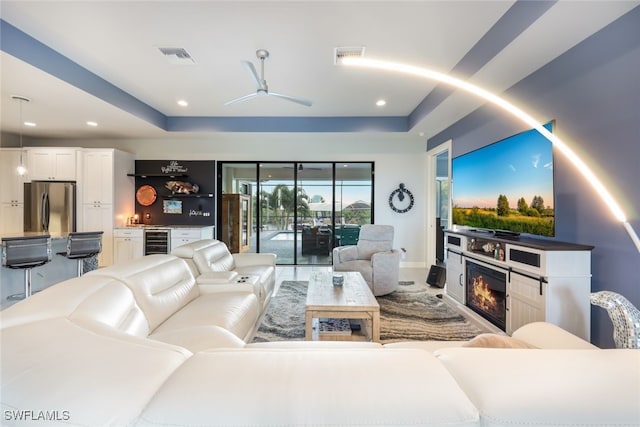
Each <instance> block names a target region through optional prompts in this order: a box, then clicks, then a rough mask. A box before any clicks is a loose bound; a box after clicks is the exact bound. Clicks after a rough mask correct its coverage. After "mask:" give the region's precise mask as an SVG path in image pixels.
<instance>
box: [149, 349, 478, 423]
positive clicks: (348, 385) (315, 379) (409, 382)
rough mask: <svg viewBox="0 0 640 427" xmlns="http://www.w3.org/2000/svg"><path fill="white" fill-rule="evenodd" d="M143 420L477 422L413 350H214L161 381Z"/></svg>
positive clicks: (437, 369)
mask: <svg viewBox="0 0 640 427" xmlns="http://www.w3.org/2000/svg"><path fill="white" fill-rule="evenodd" d="M140 423H141V424H158V425H191V426H196V425H207V426H257V425H262V426H305V425H306V426H366V425H371V426H372V425H375V426H400V425H407V426H408V425H416V426H417V425H420V426H445V425H446V426H477V425H479V424H478V412H477V410H476V409H475V408H474V407H473V405H472V404H471V402H470V401H469V399H468V398H467V397H466V396H465V395H464V393H462V391H461V390H460V388H459V387H458V385H457V384H456V382H455V381H454V380H453V378H452V377H451V376H450V375H449V374H448V373H447V371H446V370H445V369H444V367H443V366H442V365H441V364H440V363H439V362H438V361H437V360H436V359H435V358H434V357H433V356H432V355H430V354H428V353H426V352H423V351H417V350H382V349H379V348H378V349H353V348H351V349H348V350H347V349H342V350H337V349H321V348H316V349H306V350H293V349H288V350H275V349H272V350H267V349H250V348H246V349H243V350H215V351H207V352H202V353H198V354H196V355H194V356H193V357H192V358H191V359H189V360H188V361H187V362H185V363H184V364H183V365H182V366H181V367H180V368H179V369H178V370H176V372H175V374H174V375H172V376H171V378H169V380H168V381H167V382H166V383H165V384H164V385H163V386H162V388H161V389H160V390H159V391H158V393H157V394H156V395H155V396H154V398H153V400H152V401H151V402H150V403H149V405H148V406H147V408H146V410H145V411H144V413H143V414H142V416H141V418H140Z"/></svg>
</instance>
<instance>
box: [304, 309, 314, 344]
mask: <svg viewBox="0 0 640 427" xmlns="http://www.w3.org/2000/svg"><path fill="white" fill-rule="evenodd" d="M304 338H305V339H306V340H307V341H311V340H312V339H313V314H312V313H311V311H308V310H307V311H305V321H304Z"/></svg>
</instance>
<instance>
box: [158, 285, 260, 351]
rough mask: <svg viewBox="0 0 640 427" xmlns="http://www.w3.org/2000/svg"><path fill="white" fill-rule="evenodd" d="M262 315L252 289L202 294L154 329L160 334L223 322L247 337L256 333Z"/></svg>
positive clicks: (222, 324)
mask: <svg viewBox="0 0 640 427" xmlns="http://www.w3.org/2000/svg"><path fill="white" fill-rule="evenodd" d="M259 316H260V307H259V304H258V298H257V297H256V295H255V294H253V293H248V292H217V293H214V294H203V295H200V297H198V298H197V299H195V300H193V301H192V302H191V303H190V304H189V305H188V307H186V308H185V309H184V310H179V311H178V312H176V313H175V314H173V315H172V316H171V317H169V318H168V319H167V320H165V321H164V322H163V323H162V324H161V325H159V326H158V327H157V328H156V329H155V330H154V331H152V332H153V334H160V333H165V332H171V331H177V330H180V329H186V328H192V327H197V326H220V327H222V328H224V329H226V330H228V331H229V332H231V333H233V334H234V335H236V336H237V337H238V338H240V339H243V340H244V339H249V337H248V335H250V334H252V333H253V331H254V328H255V324H256V321H257V319H258V317H259ZM153 334H152V335H151V337H153Z"/></svg>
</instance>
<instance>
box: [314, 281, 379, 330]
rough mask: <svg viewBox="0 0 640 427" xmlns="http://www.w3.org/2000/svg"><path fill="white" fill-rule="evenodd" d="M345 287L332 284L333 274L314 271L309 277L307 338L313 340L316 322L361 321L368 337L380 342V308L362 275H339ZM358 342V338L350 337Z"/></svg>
mask: <svg viewBox="0 0 640 427" xmlns="http://www.w3.org/2000/svg"><path fill="white" fill-rule="evenodd" d="M339 274H342V276H343V277H344V283H343V285H342V286H334V285H333V273H331V272H329V271H314V272H313V273H312V274H311V277H310V278H309V287H308V290H307V303H306V308H305V313H306V319H305V338H306V339H307V340H311V339H313V319H320V318H329V319H361V320H363V322H361V323H362V326H363V327H365V328H367V329H368V332H369V333H368V334H367V338H368V339H369V340H371V341H376V342H378V341H380V305H379V304H378V301H376V297H375V296H373V293H372V292H371V289H369V285H367V282H365V280H364V278H363V277H362V274H360V273H359V272H356V271H349V272H340V273H339ZM351 339H355V338H351Z"/></svg>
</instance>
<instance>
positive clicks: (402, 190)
mask: <svg viewBox="0 0 640 427" xmlns="http://www.w3.org/2000/svg"><path fill="white" fill-rule="evenodd" d="M396 194H397V195H398V200H400V201H401V202H402V201H403V200H404V198H405V195H406V196H407V197H409V206H407V207H406V208H404V209H398V208H396V207H395V205H394V204H393V198H394V197H395V196H396ZM389 206H390V207H391V209H393V210H394V211H395V212H398V213H405V212H409V210H410V209H411V208H412V207H413V194H411V191H409V190H407V188H406V187H405V186H404V184H400V185H399V186H398V188H396V189H395V190H393V191H392V192H391V194H390V195H389Z"/></svg>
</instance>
